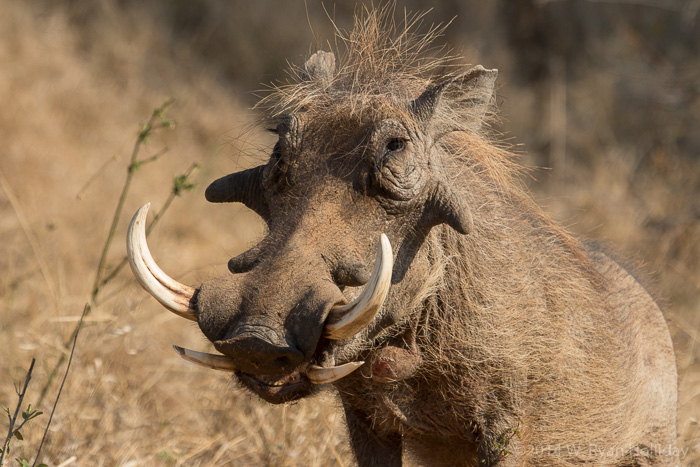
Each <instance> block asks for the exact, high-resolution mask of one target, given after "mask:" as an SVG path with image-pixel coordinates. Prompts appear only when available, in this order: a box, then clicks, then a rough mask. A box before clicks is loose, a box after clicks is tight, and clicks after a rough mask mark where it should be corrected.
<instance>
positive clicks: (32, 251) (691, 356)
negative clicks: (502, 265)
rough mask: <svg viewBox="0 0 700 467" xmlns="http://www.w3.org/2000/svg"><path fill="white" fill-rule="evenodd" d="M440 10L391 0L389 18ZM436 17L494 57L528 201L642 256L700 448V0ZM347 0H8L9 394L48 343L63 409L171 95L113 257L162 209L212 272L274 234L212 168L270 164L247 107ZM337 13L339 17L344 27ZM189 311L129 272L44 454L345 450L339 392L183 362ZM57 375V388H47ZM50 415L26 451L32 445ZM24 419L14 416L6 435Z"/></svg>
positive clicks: (191, 279)
mask: <svg viewBox="0 0 700 467" xmlns="http://www.w3.org/2000/svg"><path fill="white" fill-rule="evenodd" d="M422 3H423V2H418V1H397V2H396V16H397V18H399V19H401V18H403V15H404V10H408V11H409V12H410V11H419V10H421V9H423V8H424V7H423V6H422ZM432 3H433V9H432V11H431V12H430V13H429V14H428V15H427V16H426V17H425V25H426V27H427V26H430V24H433V23H443V24H444V23H449V22H451V24H450V26H449V28H448V29H447V31H446V33H445V36H444V37H443V38H442V39H440V40H441V41H444V43H445V44H447V45H448V46H449V47H451V48H452V50H453V52H454V53H455V54H459V55H462V56H464V57H465V59H464V62H465V63H471V64H482V65H484V66H485V67H487V68H498V69H499V71H500V73H499V89H498V96H499V97H498V103H499V107H500V109H501V117H502V121H501V123H500V124H499V128H498V130H499V131H500V132H501V133H502V134H503V139H504V140H505V141H506V142H507V143H508V144H511V145H513V147H514V150H515V151H516V152H517V153H519V154H520V155H521V156H522V160H523V163H524V164H526V165H529V166H532V167H534V169H533V170H532V171H531V172H530V175H531V177H529V178H528V180H527V183H528V184H529V185H530V187H531V190H532V193H533V196H534V197H535V198H536V199H537V201H538V202H539V204H541V205H542V206H543V207H544V208H545V209H546V210H547V211H549V212H550V213H551V214H552V215H553V216H554V217H555V218H556V219H557V220H558V221H560V222H561V223H563V224H564V225H566V226H567V227H568V228H569V229H570V230H571V231H573V232H575V233H576V234H578V235H580V236H582V237H586V238H593V239H596V240H600V241H604V242H606V243H607V244H609V245H611V246H612V248H613V249H614V250H616V251H618V252H619V253H620V254H621V255H622V256H624V257H630V258H636V259H637V260H638V261H639V262H640V263H641V267H642V269H643V270H644V271H645V272H646V273H647V275H648V276H649V277H650V278H651V283H652V284H654V285H653V288H654V289H655V290H656V291H657V295H658V296H659V297H661V302H662V303H663V306H664V308H665V313H666V317H667V320H668V322H669V326H670V329H671V334H672V337H673V340H674V345H675V349H676V354H677V362H678V368H679V384H680V400H679V422H678V428H679V447H680V448H681V449H683V450H687V454H686V455H685V457H684V459H683V464H684V465H696V464H697V463H700V426H699V425H698V419H699V418H700V361H699V360H698V359H699V358H700V345H699V344H700V342H699V341H700V15H699V10H700V0H569V1H564V0H562V1H556V0H493V1H490V2H483V1H476V0H474V1H465V0H442V1H437V0H436V1H434V2H432ZM361 4H362V3H361V2H357V4H355V3H353V2H337V3H333V2H330V1H329V2H325V3H320V2H316V1H312V0H307V1H306V2H294V3H292V2H283V1H281V0H279V1H274V0H258V1H257V2H248V1H244V0H235V1H234V0H201V1H197V2H194V1H190V0H154V1H151V2H141V1H137V0H100V1H94V0H51V1H49V0H45V1H42V0H32V1H23V0H4V1H2V2H0V270H2V271H3V273H2V274H0V342H2V350H1V351H0V405H3V406H7V407H12V408H14V406H15V404H16V401H17V395H16V393H15V388H16V386H19V387H20V389H21V385H22V384H23V382H24V377H25V374H26V372H27V368H28V367H29V364H30V361H31V359H32V357H36V359H37V363H36V366H35V368H34V372H33V377H32V380H31V384H30V385H29V389H28V392H27V395H26V397H25V401H24V404H23V405H24V407H23V409H24V408H26V404H27V403H32V404H34V405H33V406H34V407H36V408H39V409H40V410H42V411H43V412H49V411H50V409H51V406H52V405H53V401H54V399H55V397H56V394H57V392H58V387H59V384H60V379H61V377H62V374H63V371H64V369H65V365H63V366H61V367H60V369H59V371H58V376H57V377H56V378H55V379H54V380H53V381H52V382H51V383H49V380H50V374H51V373H52V371H53V370H54V368H56V365H57V363H58V362H59V360H60V359H61V357H62V356H65V355H66V354H67V352H68V351H69V350H70V349H67V348H66V345H65V344H66V342H67V341H68V340H69V338H70V335H71V333H72V332H73V330H74V329H75V326H76V323H77V321H78V318H79V316H80V313H81V311H82V310H83V306H84V304H85V303H86V301H88V300H89V299H90V296H91V292H92V291H93V288H92V287H93V282H94V280H95V274H96V270H97V266H98V262H99V259H100V254H101V251H102V247H103V245H104V243H105V239H106V237H107V235H108V232H109V231H110V223H111V221H112V216H113V213H114V210H115V208H116V206H117V201H118V198H119V195H120V192H121V190H122V186H123V184H124V181H125V178H126V175H127V168H128V166H129V159H130V156H131V153H132V149H133V147H134V143H135V141H136V140H137V137H138V135H139V131H140V130H142V128H143V127H142V125H143V124H144V123H146V122H147V121H148V119H149V117H150V116H151V113H152V112H153V109H154V108H157V107H159V106H160V105H161V104H163V102H165V101H166V99H168V98H173V99H174V102H173V104H172V105H171V106H170V107H169V108H168V110H167V114H166V115H167V117H168V118H170V119H172V120H173V121H174V123H175V124H174V126H171V127H169V128H163V129H160V130H158V131H156V132H154V133H153V134H152V135H150V137H149V138H148V140H147V141H144V143H145V144H143V145H141V146H140V153H139V158H140V160H147V159H151V158H154V157H156V156H157V160H155V161H153V162H149V163H147V164H143V165H142V166H140V167H139V169H138V170H137V171H136V172H135V174H134V178H133V181H132V183H131V187H130V191H129V192H128V195H127V197H126V199H125V204H124V212H123V215H122V216H120V218H119V220H118V224H117V226H116V233H115V240H114V243H113V245H112V248H111V249H110V251H109V254H108V256H107V260H108V262H107V264H108V267H107V269H106V271H105V274H104V276H109V275H110V274H111V273H112V272H113V271H114V268H115V266H116V265H117V264H118V263H119V262H120V261H121V259H122V258H123V256H124V253H125V251H124V235H125V231H126V226H127V224H128V221H129V219H130V217H131V215H132V213H133V212H134V211H135V210H136V209H137V208H138V207H139V206H141V205H142V204H144V203H145V202H147V201H150V202H152V203H153V207H152V210H158V209H161V208H162V207H163V206H164V204H165V203H166V202H167V200H168V197H169V194H170V192H171V190H172V186H173V178H174V177H176V176H178V175H180V174H183V173H185V172H186V171H188V168H190V167H191V164H193V163H198V164H199V169H198V170H197V171H195V173H193V174H192V176H191V177H190V181H192V182H194V183H196V186H195V187H194V189H193V190H192V191H191V192H189V191H188V192H185V193H183V194H182V196H179V197H176V198H175V200H174V201H173V203H172V205H171V206H170V208H169V209H168V211H167V212H166V214H165V215H164V217H163V219H162V221H161V222H160V223H159V224H158V225H157V227H156V228H155V230H154V232H153V235H152V236H151V238H150V240H149V244H150V245H151V250H152V252H153V254H154V256H155V258H156V259H157V260H158V262H159V264H160V265H161V267H163V269H164V270H165V271H167V272H169V273H170V274H171V275H173V276H174V277H175V278H176V279H178V280H180V281H182V282H184V283H188V284H193V285H196V284H199V283H201V282H202V281H204V280H207V279H210V278H212V277H214V276H216V275H219V274H223V273H224V272H225V271H226V262H227V261H228V259H229V258H230V257H232V256H233V255H235V254H237V253H240V252H241V251H243V250H245V249H246V248H248V247H249V246H251V244H253V243H254V242H255V240H256V239H257V238H259V236H260V235H261V234H262V232H263V225H262V223H261V222H260V221H259V220H258V219H257V218H256V216H255V215H254V214H251V213H250V212H249V211H247V210H246V209H244V208H242V207H240V206H233V205H229V206H214V205H208V204H207V203H206V202H205V200H204V197H203V190H204V188H206V185H207V184H208V183H209V182H210V181H211V180H213V179H215V178H217V177H219V176H222V175H224V174H226V173H229V172H233V171H236V170H239V169H241V168H246V167H248V166H251V165H252V164H255V163H256V162H259V161H261V160H265V159H266V158H267V155H268V153H269V150H270V148H271V146H272V144H273V139H272V138H271V137H270V136H268V135H265V134H264V132H263V131H261V130H260V129H259V128H258V127H256V126H255V124H254V123H255V119H256V112H255V111H253V110H251V107H252V106H253V105H254V104H255V102H256V100H257V96H259V95H260V92H257V91H261V90H264V89H265V87H266V85H268V84H269V83H271V82H275V81H279V80H284V79H285V78H286V74H285V70H286V69H287V66H288V63H293V64H297V65H300V64H303V62H304V61H305V59H306V58H307V57H308V56H309V55H310V54H311V53H313V52H315V51H316V50H317V49H319V48H323V49H326V50H328V48H329V47H328V45H327V44H328V43H331V44H332V43H333V40H334V39H333V22H335V24H336V25H337V27H339V28H341V29H349V28H351V26H352V21H353V20H352V18H353V13H354V11H356V9H357V8H358V5H361ZM331 19H332V20H333V22H332V21H331ZM171 344H178V345H183V346H186V347H189V348H193V349H196V350H201V351H208V350H210V347H209V344H208V343H207V342H206V341H205V339H204V337H203V336H202V335H201V333H200V332H199V330H198V328H197V327H196V325H194V324H192V323H189V322H185V321H183V320H181V319H179V318H178V317H176V316H174V315H172V314H170V313H168V312H166V311H165V310H163V309H162V308H161V307H160V306H158V305H157V304H156V302H155V301H154V300H153V299H151V298H149V297H148V296H147V294H146V293H145V292H144V291H143V290H141V289H140V287H138V286H137V285H136V284H135V281H134V279H133V278H132V277H131V273H130V271H128V268H125V269H123V270H120V271H118V272H117V273H116V275H114V277H113V278H112V279H110V281H109V282H108V283H107V284H105V285H104V286H102V287H101V288H100V292H99V297H98V299H97V301H96V303H95V305H94V306H93V308H92V311H91V313H90V315H89V316H88V317H87V319H86V323H85V326H84V328H83V330H82V331H81V334H80V336H79V338H78V344H77V348H76V353H75V356H74V359H73V366H72V368H71V370H70V373H69V375H68V379H67V381H66V384H65V387H64V389H63V393H62V396H61V400H60V402H59V405H58V408H57V411H56V414H55V415H54V419H53V422H52V425H51V429H50V432H49V437H48V439H47V442H46V445H45V446H44V449H43V452H42V456H41V459H40V460H41V461H44V462H46V463H47V464H49V465H52V466H53V465H61V466H67V465H81V466H83V465H122V466H135V465H218V466H223V465H285V466H286V465H289V466H296V465H351V464H352V456H351V455H350V453H349V449H348V447H347V441H346V437H345V433H344V429H343V426H342V415H341V414H340V412H339V410H338V409H337V401H336V400H335V399H334V398H333V396H332V395H331V394H327V395H322V396H320V397H317V398H314V399H312V400H305V401H302V402H300V403H297V404H292V405H289V406H282V407H279V406H272V405H269V404H266V403H265V402H263V401H261V400H258V399H257V398H255V397H252V396H250V395H247V394H245V393H243V392H242V391H241V390H239V389H237V388H233V387H232V384H231V382H230V379H229V377H228V376H226V375H222V374H220V373H216V372H213V371H206V370H204V369H201V368H199V367H194V366H192V365H189V364H187V363H186V362H184V361H182V360H180V359H179V357H177V355H176V354H175V353H174V352H173V351H172V349H171V347H170V346H171ZM44 388H47V391H46V397H43V398H42V395H41V393H42V389H44ZM47 417H48V415H47V414H46V413H45V414H44V415H42V416H40V417H38V418H37V419H35V420H32V421H31V422H29V423H28V424H27V426H26V427H25V428H24V429H23V430H22V434H23V435H24V440H23V441H20V440H14V441H13V442H12V453H11V457H12V458H14V457H16V456H20V457H25V458H27V459H29V460H30V461H31V460H33V456H34V453H36V449H37V447H38V444H39V441H40V439H41V436H42V427H43V426H45V424H46V421H47ZM6 427H7V420H5V419H3V420H2V422H0V433H4V432H5V431H6Z"/></svg>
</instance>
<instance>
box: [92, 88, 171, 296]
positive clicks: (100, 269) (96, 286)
mask: <svg viewBox="0 0 700 467" xmlns="http://www.w3.org/2000/svg"><path fill="white" fill-rule="evenodd" d="M171 103H172V100H171V99H170V100H167V101H166V102H165V103H164V104H163V105H162V106H161V107H159V108H158V109H156V110H154V111H153V115H151V118H150V120H149V121H148V123H146V125H144V126H143V128H142V129H141V132H140V133H139V136H138V138H136V142H135V143H134V149H133V150H132V151H131V159H130V160H129V167H128V168H127V175H126V180H125V181H124V186H123V187H122V192H121V194H120V195H119V201H118V202H117V208H116V209H115V211H114V216H113V217H112V225H111V226H110V228H109V233H108V234H107V240H106V241H105V244H104V247H103V248H102V254H101V255H100V262H99V263H98V265H97V272H96V273H95V281H94V282H93V285H92V295H91V299H92V302H93V303H95V301H96V299H97V296H98V295H99V293H100V283H101V282H102V275H103V274H104V270H105V265H106V264H107V255H108V254H109V248H110V247H111V246H112V240H113V239H114V234H115V233H116V231H117V225H118V224H119V219H120V218H121V213H122V210H123V208H124V203H125V201H126V195H127V194H128V193H129V188H130V187H131V180H132V179H133V177H134V172H135V171H136V169H137V168H138V167H139V165H140V164H138V163H137V162H138V159H137V158H138V155H139V150H140V149H141V145H142V144H143V143H144V142H145V141H146V139H147V138H148V136H149V134H150V133H151V132H152V131H153V130H154V125H155V123H156V121H157V119H159V118H162V115H163V112H165V109H166V108H167V107H168V106H169V105H170V104H171Z"/></svg>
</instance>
